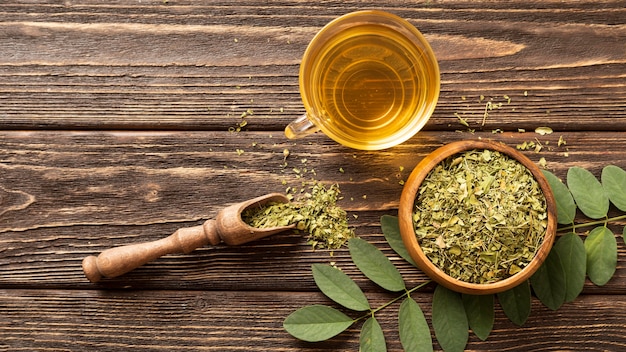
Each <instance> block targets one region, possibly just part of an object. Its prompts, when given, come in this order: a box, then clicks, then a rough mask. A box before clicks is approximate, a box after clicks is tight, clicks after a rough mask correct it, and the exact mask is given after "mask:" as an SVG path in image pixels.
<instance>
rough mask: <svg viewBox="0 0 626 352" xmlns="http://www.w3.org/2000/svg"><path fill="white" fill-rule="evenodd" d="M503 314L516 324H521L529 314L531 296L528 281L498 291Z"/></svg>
mask: <svg viewBox="0 0 626 352" xmlns="http://www.w3.org/2000/svg"><path fill="white" fill-rule="evenodd" d="M498 301H500V307H502V310H503V311H504V314H505V315H506V316H507V317H508V318H509V319H510V320H511V321H512V322H513V323H514V324H516V325H519V326H522V325H524V323H525V322H526V320H527V319H528V316H530V309H531V296H530V285H529V284H528V281H524V283H522V284H520V285H518V286H516V287H513V288H512V289H510V290H507V291H504V292H500V293H498Z"/></svg>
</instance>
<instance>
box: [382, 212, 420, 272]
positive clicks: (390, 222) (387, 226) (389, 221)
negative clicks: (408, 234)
mask: <svg viewBox="0 0 626 352" xmlns="http://www.w3.org/2000/svg"><path fill="white" fill-rule="evenodd" d="M380 228H381V229H382V231H383V235H385V239H386V240H387V243H389V246H390V247H391V249H393V250H394V251H395V252H396V253H398V255H399V256H401V257H402V258H404V260H406V261H407V262H409V263H411V265H413V266H415V267H417V264H416V263H415V261H414V260H413V258H411V255H410V254H409V251H408V250H407V249H406V247H405V246H404V241H402V236H400V227H399V224H398V217H396V216H391V215H383V216H381V217H380Z"/></svg>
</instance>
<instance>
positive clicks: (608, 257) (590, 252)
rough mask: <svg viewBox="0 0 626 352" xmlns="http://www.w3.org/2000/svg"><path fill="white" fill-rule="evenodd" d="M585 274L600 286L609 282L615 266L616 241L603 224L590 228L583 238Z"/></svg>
mask: <svg viewBox="0 0 626 352" xmlns="http://www.w3.org/2000/svg"><path fill="white" fill-rule="evenodd" d="M585 251H586V252H587V276H589V279H590V280H591V282H593V283H594V284H596V285H598V286H602V285H604V284H606V283H607V282H609V280H610V279H611V277H612V276H613V274H614V273H615V268H616V267H617V241H616V240H615V235H613V232H611V230H609V229H608V228H606V227H605V226H599V227H596V228H595V229H593V230H591V232H590V233H589V235H588V236H587V238H586V239H585Z"/></svg>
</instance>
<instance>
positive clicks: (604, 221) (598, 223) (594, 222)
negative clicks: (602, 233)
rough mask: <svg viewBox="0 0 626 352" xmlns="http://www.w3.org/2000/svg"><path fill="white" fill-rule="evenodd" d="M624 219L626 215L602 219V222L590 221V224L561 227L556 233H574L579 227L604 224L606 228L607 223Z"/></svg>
mask: <svg viewBox="0 0 626 352" xmlns="http://www.w3.org/2000/svg"><path fill="white" fill-rule="evenodd" d="M624 219H626V215H620V216H616V217H613V218H608V219H604V220H596V221H590V222H585V223H582V224H573V225H570V226H567V227H563V228H560V229H557V232H563V231H574V230H576V229H579V228H581V227H589V226H595V225H602V224H604V225H605V226H606V224H607V223H609V222H612V221H618V220H624Z"/></svg>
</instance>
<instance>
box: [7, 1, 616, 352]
mask: <svg viewBox="0 0 626 352" xmlns="http://www.w3.org/2000/svg"><path fill="white" fill-rule="evenodd" d="M368 8H377V9H382V10H387V11H390V12H392V13H395V14H397V15H400V16H401V17H404V18H406V19H407V20H409V21H410V22H411V23H413V24H414V25H415V26H416V27H417V28H419V29H420V30H421V31H422V32H423V33H424V35H425V36H426V38H427V39H428V40H429V42H430V43H431V45H432V46H433V49H434V50H435V52H436V55H437V57H438V59H439V63H440V68H441V82H442V85H441V87H442V91H441V96H440V100H439V103H438V106H437V108H436V110H435V113H434V115H433V117H432V118H431V119H430V121H429V123H428V124H427V126H426V127H425V131H423V132H421V133H419V134H417V135H416V136H415V137H414V138H412V139H411V140H409V141H408V142H406V143H403V144H402V145H399V146H397V147H394V148H391V149H388V150H383V151H378V152H364V151H356V150H351V149H348V148H345V147H342V146H340V145H337V144H336V143H334V142H333V141H331V140H329V139H328V138H326V137H325V136H323V135H319V134H318V135H313V136H310V137H307V138H306V139H302V140H298V141H290V140H287V139H285V138H284V136H283V132H282V130H283V128H284V127H285V126H286V125H287V123H288V122H290V121H291V120H292V119H293V118H295V117H296V116H299V115H301V114H302V113H303V112H304V108H303V107H302V103H301V100H300V97H299V87H298V69H299V63H300V58H301V56H302V54H303V52H304V50H305V48H306V46H307V44H308V42H309V41H310V40H311V38H312V37H313V36H314V35H315V33H316V32H317V31H318V30H319V29H320V28H321V27H322V26H324V25H325V24H326V23H328V22H329V21H330V20H332V19H333V18H335V17H337V16H339V15H341V14H344V13H347V12H350V11H354V10H359V9H368ZM624 18H626V4H625V3H624V1H609V0H604V1H575V2H574V1H571V2H563V1H557V0H548V1H507V2H494V1H469V0H468V1H415V2H410V3H407V2H404V1H391V0H388V1H384V2H380V1H376V2H374V1H323V2H319V1H272V2H267V1H252V0H246V1H237V2H232V1H211V0H199V1H191V0H189V1H177V0H169V1H163V0H153V1H141V2H138V1H127V0H111V1H106V2H105V3H103V2H102V1H97V0H85V1H71V0H70V1H57V0H42V1H29V2H21V1H5V2H3V4H2V6H1V7H0V48H2V49H0V351H33V350H36V351H83V350H90V351H127V350H129V349H132V350H139V351H141V350H146V351H148V350H149V351H202V350H207V351H241V350H245V351H249V350H259V351H261V350H262V351H356V350H358V338H359V336H358V332H359V331H358V330H359V327H360V326H359V325H356V326H355V327H354V328H351V329H350V331H349V332H347V333H346V334H342V335H340V336H338V337H336V338H333V339H331V340H330V341H328V342H325V343H319V344H308V343H303V342H300V341H298V340H296V339H294V338H292V337H290V336H289V335H288V334H287V333H286V332H285V331H284V330H283V329H282V321H283V319H284V318H285V317H286V316H287V315H288V314H289V313H291V312H292V311H294V310H295V309H297V308H299V307H302V306H303V305H306V304H312V303H323V304H327V303H329V302H328V301H327V299H326V298H325V297H324V296H323V295H322V294H321V293H320V292H319V291H318V289H317V288H316V286H315V283H314V281H313V278H312V276H311V273H310V267H311V264H314V263H329V262H334V263H336V264H337V265H338V266H339V267H341V268H342V270H343V271H344V272H346V273H347V274H348V275H350V276H351V277H353V278H354V280H355V281H356V282H357V283H358V284H359V285H360V286H361V287H362V288H363V290H364V291H365V292H366V294H367V296H368V297H369V298H370V299H371V300H372V301H373V302H374V304H382V303H383V302H386V301H387V300H389V299H391V298H393V295H391V296H390V295H388V294H386V293H384V292H382V290H381V289H380V288H379V287H377V286H376V285H375V284H373V283H371V282H370V281H369V280H367V279H366V278H365V277H364V276H363V275H362V274H360V272H359V271H358V269H357V268H356V267H355V266H354V264H352V262H351V260H350V257H349V253H348V251H347V250H346V249H339V250H336V251H333V252H332V253H330V252H328V251H313V250H312V249H311V248H310V247H309V246H308V245H307V244H306V239H305V238H304V237H303V236H302V235H297V234H293V233H289V232H287V233H282V234H279V235H275V236H272V237H269V238H265V239H262V240H259V241H257V242H254V243H249V244H246V245H242V246H238V247H229V246H224V245H219V246H216V247H212V248H209V247H206V248H201V249H199V250H197V251H195V252H192V253H190V254H177V255H170V256H166V257H163V258H161V259H159V260H157V261H155V262H153V263H150V264H148V265H145V266H144V267H141V268H139V269H137V270H135V271H133V272H131V273H128V274H126V275H123V276H121V277H118V278H116V279H110V280H103V281H102V282H100V283H98V284H95V285H94V284H91V283H89V282H88V281H87V280H86V278H85V277H84V275H83V272H82V270H81V267H80V263H81V260H82V259H83V258H84V257H85V256H87V255H93V254H98V253H99V252H101V251H103V250H105V249H107V248H110V247H114V246H119V245H125V244H131V243H137V242H144V241H153V240H157V239H160V238H163V237H166V236H168V235H170V234H172V233H173V232H174V231H176V230H177V229H178V228H180V227H185V226H193V225H199V224H201V223H202V222H203V221H204V220H206V219H210V218H213V217H214V216H215V215H216V214H217V212H218V211H219V210H220V209H222V208H223V207H225V206H227V205H230V204H234V203H236V202H240V201H243V200H247V199H250V198H253V197H256V196H259V195H261V194H265V193H269V192H282V191H285V190H286V189H287V187H292V188H296V189H301V188H302V187H303V181H310V180H312V179H315V180H318V181H321V182H324V183H327V184H330V183H338V184H339V186H340V187H341V190H342V192H343V196H344V199H343V200H342V201H341V202H340V205H341V206H342V207H343V208H345V209H346V210H347V211H348V214H349V216H350V223H351V224H352V225H353V226H354V227H355V231H356V233H357V234H358V235H359V236H361V237H362V238H364V239H366V240H368V241H369V242H371V243H373V244H375V245H376V246H377V247H378V248H380V249H381V250H383V251H384V252H385V253H386V254H387V255H388V256H389V258H390V259H391V260H392V262H393V263H394V264H396V265H397V266H398V267H399V269H400V271H401V273H402V275H403V277H404V278H405V280H406V282H407V286H410V287H413V286H416V285H418V284H420V283H422V282H424V281H425V280H427V278H426V276H425V275H424V274H423V273H422V272H420V271H419V270H416V269H415V268H413V267H411V266H410V265H409V264H408V263H406V262H404V261H403V260H402V259H401V258H400V257H399V256H397V255H396V254H394V253H393V251H392V250H391V249H390V248H389V246H388V244H387V243H386V241H385V239H384V237H383V235H382V233H381V230H380V220H379V219H380V216H381V215H395V214H396V213H397V207H398V202H399V198H400V193H401V192H402V185H401V183H402V181H403V180H405V179H406V177H407V176H408V174H409V172H410V171H411V169H412V168H413V167H414V166H415V165H416V164H417V163H418V162H419V161H420V160H421V159H422V158H423V157H424V156H425V155H427V154H428V153H430V152H431V151H433V150H434V149H435V148H437V147H439V146H441V145H443V144H445V143H449V142H452V141H457V140H460V139H477V138H482V139H494V140H498V141H501V142H504V143H506V144H507V145H509V146H513V147H514V146H516V145H518V144H520V143H523V142H528V141H533V142H539V143H541V145H542V146H543V148H542V150H541V151H540V152H539V153H535V152H534V151H532V150H528V151H525V152H524V153H525V154H526V155H527V156H528V157H529V158H531V160H533V161H535V162H539V160H540V158H545V160H546V162H547V168H548V169H549V170H551V171H553V172H554V173H555V174H556V175H557V176H559V177H564V176H565V174H566V172H567V169H568V168H569V167H572V166H581V167H584V168H587V169H589V170H591V171H592V172H593V173H594V174H595V175H596V176H599V174H600V172H601V170H602V168H603V167H604V166H606V165H608V164H614V165H617V166H620V167H622V168H626V45H625V44H624V43H626V24H625V21H624ZM488 102H491V103H492V104H494V105H497V104H500V103H501V104H502V105H501V106H500V107H499V108H497V109H493V110H491V111H487V112H488V116H487V117H486V118H485V111H486V110H485V109H486V104H487V103H488ZM498 106H499V105H498ZM243 115H247V116H244V117H242V116H243ZM460 118H461V119H464V120H466V121H467V122H468V123H469V127H466V126H464V125H462V124H461V123H460ZM243 120H245V121H246V122H247V125H246V126H245V127H244V128H243V130H242V131H241V132H237V133H232V132H229V129H233V128H234V127H236V126H237V125H238V124H239V123H240V122H241V121H243ZM483 122H484V124H483ZM538 126H550V127H551V128H552V129H554V131H555V132H554V133H553V134H551V135H546V136H540V135H538V134H535V133H533V131H534V129H535V128H536V127H538ZM520 129H523V130H525V131H526V132H523V133H521V132H518V131H519V130H520ZM470 130H472V131H473V132H471V131H470ZM502 131H504V133H500V132H502ZM560 137H562V138H563V140H564V141H566V142H567V144H565V145H559V144H558V141H559V138H560ZM285 149H288V150H289V151H290V155H289V157H288V158H286V159H285V157H284V154H283V150H285ZM611 214H614V215H615V214H619V211H617V210H616V209H612V210H611ZM623 225H624V224H623V223H622V224H616V225H614V226H611V230H612V231H613V232H614V233H615V234H616V236H617V238H618V268H617V271H616V274H615V276H614V278H613V279H612V280H611V281H610V282H609V283H608V284H607V285H605V286H603V287H597V286H595V285H593V284H592V283H590V282H587V283H586V284H585V288H584V292H583V295H582V296H581V297H580V298H579V299H577V300H576V301H575V302H573V303H569V304H566V305H565V306H564V307H563V308H561V309H560V310H558V311H556V312H553V311H550V310H549V309H547V308H545V307H543V306H542V305H541V304H540V303H539V302H538V301H536V300H535V301H533V313H532V314H531V317H530V319H529V321H528V322H527V324H525V325H524V326H523V327H521V328H520V327H516V326H514V325H512V323H510V322H509V321H508V319H507V318H506V317H505V316H504V314H503V313H502V311H501V310H500V309H499V308H498V310H497V313H496V328H495V330H494V332H493V333H492V335H491V336H490V338H489V339H488V340H487V341H485V342H482V341H479V340H478V339H477V338H476V337H474V336H472V338H471V341H470V344H469V345H468V346H467V348H468V349H469V350H481V351H494V350H498V351H500V350H502V351H529V350H530V351H547V350H581V349H585V350H597V351H619V350H623V349H625V348H626V339H625V338H624V337H623V331H624V330H625V329H626V325H625V324H624V314H625V313H624V312H626V307H625V306H624V305H625V302H626V266H625V265H624V262H625V260H626V245H625V243H624V241H623V238H622V235H621V233H622V229H623ZM581 235H583V236H584V233H582V232H581ZM432 290H433V286H432V285H430V286H427V287H426V288H424V289H423V290H422V291H420V293H419V294H415V295H414V298H415V299H416V300H417V301H418V302H419V303H420V305H421V307H422V309H423V310H424V311H425V314H426V316H427V319H428V320H429V321H430V302H431V298H432ZM396 310H397V307H391V308H389V309H388V310H384V311H382V312H380V313H378V314H377V318H378V319H379V321H380V322H381V325H382V326H383V328H384V330H385V334H386V336H387V342H388V347H389V350H390V351H400V350H401V349H402V348H401V346H400V344H399V342H398V341H399V340H398V336H397V334H398V333H397V323H396ZM435 347H436V348H439V346H438V345H435Z"/></svg>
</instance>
